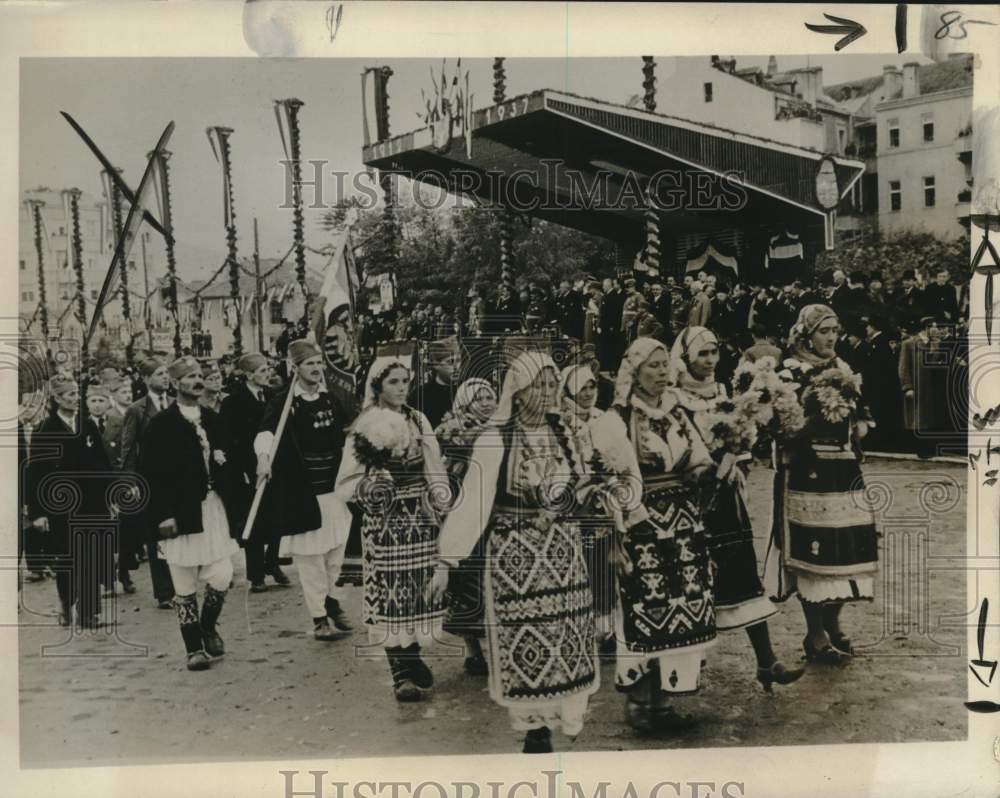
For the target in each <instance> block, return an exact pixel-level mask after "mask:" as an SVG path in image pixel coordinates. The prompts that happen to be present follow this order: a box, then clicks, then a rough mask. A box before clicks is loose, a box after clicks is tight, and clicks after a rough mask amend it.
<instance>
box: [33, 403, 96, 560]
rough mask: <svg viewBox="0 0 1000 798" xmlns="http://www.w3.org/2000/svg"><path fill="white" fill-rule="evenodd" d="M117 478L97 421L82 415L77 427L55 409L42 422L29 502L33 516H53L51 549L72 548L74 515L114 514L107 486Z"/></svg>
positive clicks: (35, 434)
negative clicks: (72, 426)
mask: <svg viewBox="0 0 1000 798" xmlns="http://www.w3.org/2000/svg"><path fill="white" fill-rule="evenodd" d="M114 479H115V474H114V472H113V471H112V468H111V462H110V461H109V460H108V456H107V453H106V451H105V449H104V445H103V442H102V441H101V434H100V432H98V430H97V427H95V426H94V422H93V421H91V420H90V419H87V418H83V419H82V421H81V422H80V430H79V431H76V430H72V429H70V428H69V427H68V426H67V425H66V422H65V421H63V420H62V419H61V418H60V417H59V416H58V415H57V414H56V413H55V412H51V413H50V414H49V416H48V417H47V418H46V419H45V420H44V421H43V422H42V423H41V424H39V425H38V427H37V428H36V429H35V431H34V432H33V433H32V436H31V452H30V457H29V460H28V465H27V479H26V485H25V502H26V504H27V505H28V520H29V522H31V521H34V520H35V519H37V518H41V517H43V516H44V517H46V518H48V519H49V532H48V533H47V534H48V539H47V542H46V546H45V548H46V550H48V551H51V552H53V553H69V552H70V551H71V550H72V548H71V547H72V541H71V539H70V527H69V521H70V518H71V517H77V518H80V517H82V516H89V517H90V518H91V520H99V519H105V520H107V519H109V518H110V510H109V507H108V498H107V492H108V491H107V489H108V487H109V486H110V483H111V481H112V480H114ZM39 534H46V533H39Z"/></svg>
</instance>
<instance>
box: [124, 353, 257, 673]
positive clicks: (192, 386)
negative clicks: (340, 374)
mask: <svg viewBox="0 0 1000 798" xmlns="http://www.w3.org/2000/svg"><path fill="white" fill-rule="evenodd" d="M169 373H170V380H171V382H172V383H173V385H174V387H175V388H176V390H177V402H176V404H174V405H171V406H170V407H169V408H167V409H166V410H164V411H163V412H162V413H159V414H158V415H157V416H156V417H155V418H153V420H152V421H151V422H150V424H149V429H148V430H147V432H146V438H145V440H144V442H143V450H142V462H141V468H142V474H143V476H144V477H145V478H146V479H147V480H148V482H149V488H150V506H149V518H150V521H151V522H152V524H154V525H155V527H156V530H157V533H158V535H159V537H160V542H159V548H160V551H161V553H162V555H163V558H164V559H165V560H166V562H167V566H168V567H169V568H170V576H171V579H172V580H173V584H174V588H175V591H176V595H175V596H174V606H175V607H176V608H177V619H178V621H179V622H180V628H181V636H182V637H183V638H184V647H185V649H186V650H187V667H188V670H205V669H206V668H208V667H210V665H211V662H212V659H216V658H218V657H221V656H222V655H223V654H225V645H224V643H223V641H222V637H221V636H220V635H219V631H218V626H217V624H218V621H219V615H220V614H221V613H222V607H223V604H224V603H225V600H226V591H227V590H228V589H229V584H230V582H231V581H232V578H233V562H232V555H233V554H234V553H235V552H236V550H237V548H238V546H237V545H236V541H235V540H234V539H233V537H232V533H233V532H237V531H238V530H239V529H241V524H240V521H241V518H240V517H239V510H240V509H241V505H240V502H239V501H238V497H239V491H240V486H241V483H242V481H243V478H242V474H240V473H239V471H238V469H237V468H236V466H235V465H234V464H233V462H232V459H231V454H232V448H231V446H232V444H231V442H230V438H229V435H228V433H227V432H226V428H225V424H224V422H223V421H222V418H221V417H220V416H219V415H218V414H217V413H214V412H213V411H211V410H209V409H208V408H205V407H202V406H201V404H200V403H199V399H200V398H201V394H202V392H203V391H204V389H205V382H204V379H203V378H202V374H201V365H200V364H199V363H198V361H197V360H195V359H194V358H193V357H191V356H185V357H181V358H178V359H177V360H175V361H174V362H173V363H172V364H171V365H170V372H169ZM234 497H236V499H234ZM199 582H205V583H206V586H205V598H204V600H203V602H202V606H201V613H200V616H199V612H198V583H199ZM210 658H211V659H210Z"/></svg>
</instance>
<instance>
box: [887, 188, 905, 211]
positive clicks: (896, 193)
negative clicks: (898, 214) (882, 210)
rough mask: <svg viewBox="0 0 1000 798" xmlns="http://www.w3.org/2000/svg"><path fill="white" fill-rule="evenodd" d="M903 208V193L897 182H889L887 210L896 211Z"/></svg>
mask: <svg viewBox="0 0 1000 798" xmlns="http://www.w3.org/2000/svg"><path fill="white" fill-rule="evenodd" d="M902 206H903V192H902V191H901V190H900V188H899V181H898V180H890V181H889V209H890V210H893V211H898V210H899V209H900V208H901V207H902Z"/></svg>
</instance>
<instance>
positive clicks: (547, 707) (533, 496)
mask: <svg viewBox="0 0 1000 798" xmlns="http://www.w3.org/2000/svg"><path fill="white" fill-rule="evenodd" d="M558 380H559V375H558V372H557V371H556V366H555V363H553V361H552V359H551V358H550V357H549V356H548V355H544V354H541V353H539V352H524V353H522V354H520V355H519V356H518V357H517V358H515V359H514V361H513V362H512V363H511V365H510V368H509V370H508V372H507V374H506V376H505V377H504V381H503V390H502V391H501V394H500V401H499V404H498V406H497V409H496V412H495V413H494V414H493V418H492V422H491V425H490V427H489V428H488V429H487V430H486V431H485V432H483V434H482V435H480V436H479V438H478V439H477V440H476V444H475V448H474V450H473V455H472V461H473V462H474V463H475V464H476V466H477V467H476V468H470V469H469V471H468V473H467V474H466V477H465V481H464V483H463V485H462V496H463V500H462V501H460V502H457V503H456V506H455V508H454V509H453V510H452V511H451V513H450V514H449V515H448V518H447V520H446V521H445V523H444V526H443V528H442V530H441V560H442V566H448V567H442V568H441V570H439V572H438V573H437V574H436V575H435V577H434V582H433V585H432V588H431V591H430V593H431V594H432V595H433V596H435V597H436V596H440V595H443V593H444V592H445V590H446V588H447V585H448V582H449V573H448V572H449V570H450V569H451V568H452V567H454V566H455V565H456V564H457V563H458V562H459V561H461V560H462V559H464V558H465V557H467V556H468V555H469V553H470V552H471V551H472V550H473V549H474V547H475V545H476V543H477V541H478V540H479V539H480V538H482V537H484V538H485V543H484V546H485V550H486V571H485V575H484V584H485V598H486V602H485V603H486V628H487V634H488V644H489V645H488V654H489V685H490V697H491V698H492V699H493V700H494V701H495V702H496V703H498V704H499V705H500V706H503V707H506V708H507V711H508V713H509V715H510V719H511V725H512V726H513V728H514V729H515V730H517V731H521V732H526V736H525V740H524V752H525V753H547V752H550V751H551V750H552V741H551V732H550V730H551V729H554V728H558V727H560V726H561V727H562V730H563V733H564V734H566V735H567V736H569V737H575V736H576V735H577V734H579V733H580V731H581V730H582V729H583V718H584V713H585V712H586V709H587V703H588V697H589V696H590V694H591V693H593V692H595V691H596V690H597V688H598V686H599V678H598V677H599V674H598V671H597V667H596V650H595V643H594V618H593V612H592V609H591V597H590V585H589V584H588V578H587V565H586V563H585V561H584V558H583V547H582V545H581V541H580V530H579V528H578V525H577V524H576V522H575V521H573V520H572V515H573V511H574V510H575V508H576V505H577V495H576V492H577V489H578V488H580V487H581V486H582V484H583V482H584V481H585V474H584V471H583V464H582V462H581V461H580V456H579V453H578V452H577V450H576V446H575V443H574V441H573V438H572V436H571V435H570V434H569V432H568V430H567V429H566V427H565V425H564V424H563V422H562V419H561V417H560V415H559V413H558V412H556V411H555V408H556V402H557V396H556V391H557V389H558V385H559V382H558Z"/></svg>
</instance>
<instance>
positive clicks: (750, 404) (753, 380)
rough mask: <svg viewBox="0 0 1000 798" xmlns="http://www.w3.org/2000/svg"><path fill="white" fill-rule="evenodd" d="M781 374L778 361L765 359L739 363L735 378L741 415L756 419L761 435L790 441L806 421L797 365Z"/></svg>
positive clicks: (735, 400)
mask: <svg viewBox="0 0 1000 798" xmlns="http://www.w3.org/2000/svg"><path fill="white" fill-rule="evenodd" d="M783 365H785V366H786V368H784V369H782V370H781V371H780V372H779V371H777V364H776V363H775V361H774V358H771V357H762V358H761V359H760V360H756V361H754V362H753V363H749V362H747V361H744V362H742V363H740V364H739V366H738V367H737V368H736V371H735V373H734V375H733V389H734V394H735V397H734V399H733V403H734V404H735V405H736V407H737V408H738V413H739V414H741V415H748V416H749V417H751V418H752V419H753V422H754V424H755V425H756V427H757V430H758V432H759V433H760V434H761V435H762V436H763V437H766V438H770V439H778V440H789V439H791V438H793V437H794V436H795V435H796V434H798V433H799V432H800V431H801V430H802V428H803V427H805V423H806V419H805V414H804V413H803V411H802V406H801V405H800V404H799V400H798V396H797V395H796V393H795V392H796V389H797V388H798V387H799V385H800V384H799V383H798V382H796V375H795V374H794V372H793V370H792V369H793V365H794V364H793V363H792V362H791V361H785V363H784V364H783Z"/></svg>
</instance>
